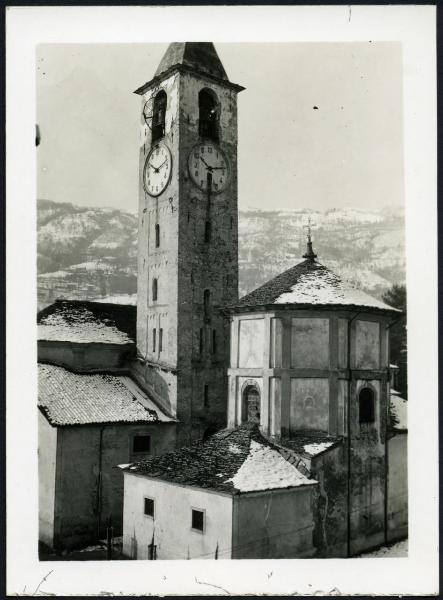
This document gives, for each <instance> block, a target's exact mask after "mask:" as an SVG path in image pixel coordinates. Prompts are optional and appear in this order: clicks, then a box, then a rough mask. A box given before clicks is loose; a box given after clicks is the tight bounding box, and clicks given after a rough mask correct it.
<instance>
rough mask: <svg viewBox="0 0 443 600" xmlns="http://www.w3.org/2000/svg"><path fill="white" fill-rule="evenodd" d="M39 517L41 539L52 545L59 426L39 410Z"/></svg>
mask: <svg viewBox="0 0 443 600" xmlns="http://www.w3.org/2000/svg"><path fill="white" fill-rule="evenodd" d="M38 440H39V443H38V506H39V507H38V519H39V539H40V540H41V541H42V542H44V543H45V544H46V545H47V546H49V547H52V545H53V541H54V519H55V505H54V502H55V476H56V462H57V428H56V427H52V426H51V425H50V424H49V423H48V421H47V419H46V417H44V416H43V415H42V413H41V412H40V411H39V412H38Z"/></svg>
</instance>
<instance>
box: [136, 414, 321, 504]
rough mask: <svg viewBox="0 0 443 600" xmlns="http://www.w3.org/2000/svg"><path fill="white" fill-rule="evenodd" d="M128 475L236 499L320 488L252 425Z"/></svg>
mask: <svg viewBox="0 0 443 600" xmlns="http://www.w3.org/2000/svg"><path fill="white" fill-rule="evenodd" d="M127 471H130V472H133V473H137V474H145V475H147V476H149V477H155V478H158V479H161V480H164V481H172V482H174V483H181V484H183V485H190V486H198V487H201V488H210V489H215V490H218V491H225V492H230V493H232V494H235V493H244V492H251V491H265V490H271V489H282V488H292V487H299V486H302V485H311V484H313V483H317V482H316V481H315V480H313V479H309V478H308V477H305V476H304V475H303V474H302V473H301V472H300V471H298V469H297V468H296V467H295V466H293V465H292V464H291V463H290V462H289V461H287V460H286V458H284V456H283V455H282V454H281V453H280V451H279V449H278V447H277V446H275V445H274V444H272V443H271V442H270V441H269V440H267V439H266V438H264V437H263V436H262V434H261V433H260V431H259V429H258V427H257V426H251V425H243V426H241V427H237V428H235V429H225V430H223V431H220V432H218V433H216V434H214V435H212V436H211V437H210V438H208V439H207V440H206V441H205V442H201V441H200V442H194V443H193V444H191V445H190V446H187V447H184V448H180V449H179V450H177V451H175V452H170V453H169V454H164V455H161V456H155V457H153V458H150V459H147V460H142V461H140V462H138V463H134V464H133V465H131V466H130V467H128V469H127Z"/></svg>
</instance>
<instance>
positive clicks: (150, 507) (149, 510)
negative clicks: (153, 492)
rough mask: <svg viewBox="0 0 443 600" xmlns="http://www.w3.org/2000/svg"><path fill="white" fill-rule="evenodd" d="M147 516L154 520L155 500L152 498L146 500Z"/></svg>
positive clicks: (145, 511)
mask: <svg viewBox="0 0 443 600" xmlns="http://www.w3.org/2000/svg"><path fill="white" fill-rule="evenodd" d="M144 513H145V515H147V516H148V517H152V518H154V500H153V499H152V498H145V510H144Z"/></svg>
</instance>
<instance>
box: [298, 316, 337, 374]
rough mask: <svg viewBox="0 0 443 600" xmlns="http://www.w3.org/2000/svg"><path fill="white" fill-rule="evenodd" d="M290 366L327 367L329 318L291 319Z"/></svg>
mask: <svg viewBox="0 0 443 600" xmlns="http://www.w3.org/2000/svg"><path fill="white" fill-rule="evenodd" d="M291 367H299V368H300V367H307V368H311V369H327V368H328V367H329V319H310V318H296V319H292V336H291Z"/></svg>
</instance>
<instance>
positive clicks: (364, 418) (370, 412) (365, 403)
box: [358, 387, 375, 423]
mask: <svg viewBox="0 0 443 600" xmlns="http://www.w3.org/2000/svg"><path fill="white" fill-rule="evenodd" d="M358 403H359V421H360V423H373V422H374V421H375V395H374V392H373V391H372V390H371V388H368V387H364V388H362V389H361V390H360V393H359V395H358Z"/></svg>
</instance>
